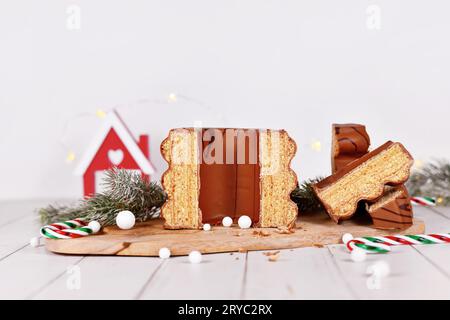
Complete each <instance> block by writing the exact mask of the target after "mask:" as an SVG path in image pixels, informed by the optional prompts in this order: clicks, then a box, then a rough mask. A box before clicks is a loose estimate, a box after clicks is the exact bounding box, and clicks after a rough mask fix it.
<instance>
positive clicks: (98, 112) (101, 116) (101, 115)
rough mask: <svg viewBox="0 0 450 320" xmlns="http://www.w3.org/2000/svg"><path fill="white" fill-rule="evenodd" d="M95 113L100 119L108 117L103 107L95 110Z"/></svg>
mask: <svg viewBox="0 0 450 320" xmlns="http://www.w3.org/2000/svg"><path fill="white" fill-rule="evenodd" d="M95 115H96V116H97V117H99V118H100V119H103V118H104V117H106V112H105V111H103V110H102V109H97V111H96V112H95Z"/></svg>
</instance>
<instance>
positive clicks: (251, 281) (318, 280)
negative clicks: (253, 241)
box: [243, 248, 353, 299]
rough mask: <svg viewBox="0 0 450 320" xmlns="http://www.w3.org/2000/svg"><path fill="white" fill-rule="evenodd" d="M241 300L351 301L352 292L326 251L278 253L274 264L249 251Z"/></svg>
mask: <svg viewBox="0 0 450 320" xmlns="http://www.w3.org/2000/svg"><path fill="white" fill-rule="evenodd" d="M246 269H247V272H246V281H245V287H244V295H243V297H244V298H245V299H351V298H352V297H353V296H352V293H351V291H350V289H349V287H348V286H347V284H346V283H345V281H344V279H343V278H342V277H341V275H340V273H339V270H338V269H337V267H336V264H335V263H334V261H333V257H332V256H331V254H330V252H329V251H328V249H326V248H303V249H295V250H282V251H281V252H280V254H279V258H278V259H277V260H276V261H275V262H270V261H269V260H268V257H267V256H265V255H264V254H263V252H261V251H257V252H249V253H248V259H247V268H246Z"/></svg>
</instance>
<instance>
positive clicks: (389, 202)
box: [366, 185, 413, 230]
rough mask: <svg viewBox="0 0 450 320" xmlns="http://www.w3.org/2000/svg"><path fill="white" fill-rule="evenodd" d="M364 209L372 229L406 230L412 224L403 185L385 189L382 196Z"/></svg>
mask: <svg viewBox="0 0 450 320" xmlns="http://www.w3.org/2000/svg"><path fill="white" fill-rule="evenodd" d="M366 207H367V212H368V213H369V215H370V217H371V218H372V221H373V226H374V228H377V229H384V230H391V229H406V228H409V227H410V226H412V224H413V209H412V206H411V198H410V196H409V193H408V190H407V189H406V187H405V186H404V185H401V186H398V187H386V190H385V192H384V194H383V196H382V197H381V198H380V199H378V200H377V201H376V202H374V203H368V204H366Z"/></svg>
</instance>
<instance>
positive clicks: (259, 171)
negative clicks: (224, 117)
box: [161, 128, 297, 229]
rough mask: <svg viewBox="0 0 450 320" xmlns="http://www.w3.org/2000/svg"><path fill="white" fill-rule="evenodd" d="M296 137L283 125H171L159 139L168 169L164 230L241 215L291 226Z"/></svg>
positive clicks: (164, 182) (164, 181) (259, 222)
mask: <svg viewBox="0 0 450 320" xmlns="http://www.w3.org/2000/svg"><path fill="white" fill-rule="evenodd" d="M295 152H296V144H295V142H294V141H293V140H292V139H291V138H290V137H289V136H288V134H287V133H286V131H284V130H256V129H214V128H211V129H206V128H203V129H199V128H182V129H172V130H171V131H170V132H169V135H168V137H167V138H166V139H165V140H164V141H163V143H162V144H161V153H162V155H163V157H164V159H165V160H166V161H167V162H168V164H169V168H168V170H167V171H166V172H165V173H164V174H163V177H162V185H163V188H164V189H165V191H166V193H167V196H168V199H167V201H166V203H165V204H164V206H163V207H162V209H161V215H162V217H163V218H164V219H165V227H166V228H168V229H196V228H200V227H201V226H202V224H204V223H210V224H218V223H220V222H221V221H222V219H223V218H224V217H226V216H229V217H231V218H233V220H235V221H236V220H237V219H238V218H239V217H240V216H242V215H247V216H249V217H250V218H251V219H252V223H253V225H254V226H261V227H281V226H292V225H293V224H294V223H295V220H296V217H297V206H296V205H295V203H294V202H292V201H291V200H290V193H291V192H292V190H294V189H295V187H296V185H297V177H296V175H295V173H294V172H293V171H292V170H291V168H290V163H291V160H292V158H293V157H294V155H295Z"/></svg>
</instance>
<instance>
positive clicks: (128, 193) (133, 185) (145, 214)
mask: <svg viewBox="0 0 450 320" xmlns="http://www.w3.org/2000/svg"><path fill="white" fill-rule="evenodd" d="M103 185H104V186H105V189H106V191H105V192H104V193H99V194H96V195H95V196H93V197H90V198H87V199H84V200H81V201H80V202H79V203H78V204H77V205H75V206H73V207H70V206H57V205H49V206H47V207H46V208H42V209H40V210H39V216H40V219H41V222H42V224H50V223H55V222H60V221H66V220H70V219H75V218H84V219H86V220H88V221H92V220H96V221H98V222H99V223H100V224H101V225H102V226H107V225H113V224H115V223H116V221H115V220H116V216H117V214H118V213H119V212H120V211H122V210H129V211H131V212H133V213H134V215H135V217H136V221H137V222H142V221H146V220H148V219H152V218H156V217H158V216H159V213H160V208H161V206H162V205H163V204H164V202H165V201H166V194H165V192H164V191H163V190H162V188H161V187H160V186H159V184H158V183H156V182H149V181H147V180H146V179H144V178H143V177H142V175H141V174H140V173H138V172H130V171H127V170H121V169H118V168H113V169H111V170H108V171H107V174H106V177H105V179H104V181H103Z"/></svg>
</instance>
